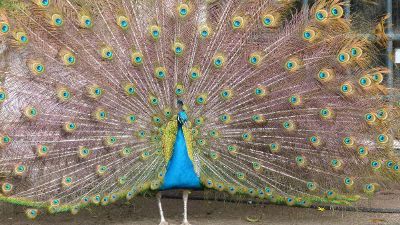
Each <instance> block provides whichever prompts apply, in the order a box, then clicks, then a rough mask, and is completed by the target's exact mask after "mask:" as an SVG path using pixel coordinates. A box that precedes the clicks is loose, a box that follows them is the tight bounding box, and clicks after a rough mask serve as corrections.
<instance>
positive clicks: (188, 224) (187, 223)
mask: <svg viewBox="0 0 400 225" xmlns="http://www.w3.org/2000/svg"><path fill="white" fill-rule="evenodd" d="M181 225H191V224H190V223H189V222H188V221H186V222H185V221H184V222H182V223H181Z"/></svg>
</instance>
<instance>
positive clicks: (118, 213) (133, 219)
mask: <svg viewBox="0 0 400 225" xmlns="http://www.w3.org/2000/svg"><path fill="white" fill-rule="evenodd" d="M358 206H360V207H377V208H387V209H389V208H390V209H395V208H397V209H398V210H399V211H400V194H399V193H385V194H380V195H378V196H377V198H376V199H375V200H374V201H373V202H371V201H363V202H361V203H359V204H358ZM163 207H164V212H165V216H166V218H167V220H168V222H169V223H170V225H179V224H180V222H181V218H182V210H183V207H182V201H181V200H180V199H163ZM188 208H189V221H190V222H191V224H192V225H264V224H265V225H267V224H268V225H297V224H305V225H325V224H326V225H342V224H343V225H389V224H390V225H400V214H398V213H368V212H357V211H355V212H351V211H343V210H326V211H323V212H321V211H319V210H317V209H312V208H296V207H287V206H278V205H255V204H243V203H231V202H221V201H211V200H190V201H189V205H188ZM247 217H251V218H259V221H257V222H249V221H248V220H247ZM158 223H159V215H158V209H157V204H156V200H155V198H154V197H148V198H146V197H138V198H136V199H135V200H134V201H133V202H132V203H130V204H126V203H118V204H116V205H112V206H106V207H95V208H90V209H84V210H82V211H81V212H80V213H79V214H78V215H76V216H72V215H71V214H68V213H65V214H58V215H43V216H40V217H39V218H37V219H36V220H34V221H32V220H28V219H27V218H26V217H25V215H24V209H23V208H22V207H18V206H12V205H9V204H0V225H30V224H40V225H67V224H68V225H78V224H82V225H108V224H113V225H158Z"/></svg>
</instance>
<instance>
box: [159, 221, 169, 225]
mask: <svg viewBox="0 0 400 225" xmlns="http://www.w3.org/2000/svg"><path fill="white" fill-rule="evenodd" d="M160 225H169V223H168V222H167V221H161V222H160Z"/></svg>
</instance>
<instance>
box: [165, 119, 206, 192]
mask: <svg viewBox="0 0 400 225" xmlns="http://www.w3.org/2000/svg"><path fill="white" fill-rule="evenodd" d="M185 114H186V113H185ZM179 116H180V115H179ZM186 119H187V117H186ZM178 121H179V119H178ZM201 188H202V186H201V184H200V179H199V177H198V176H197V174H196V173H195V171H194V167H193V163H192V161H191V160H190V158H189V155H188V151H187V147H186V141H185V137H184V135H183V129H182V124H181V122H178V131H177V134H176V140H175V144H174V150H173V153H172V157H171V159H170V160H169V162H168V166H167V172H166V174H165V177H164V183H163V185H162V186H161V188H160V190H169V189H201Z"/></svg>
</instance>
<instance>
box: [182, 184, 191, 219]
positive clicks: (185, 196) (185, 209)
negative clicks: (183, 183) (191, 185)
mask: <svg viewBox="0 0 400 225" xmlns="http://www.w3.org/2000/svg"><path fill="white" fill-rule="evenodd" d="M182 197H183V222H182V224H181V225H190V223H189V221H188V219H187V202H188V198H189V191H188V190H184V191H183V196H182Z"/></svg>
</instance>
